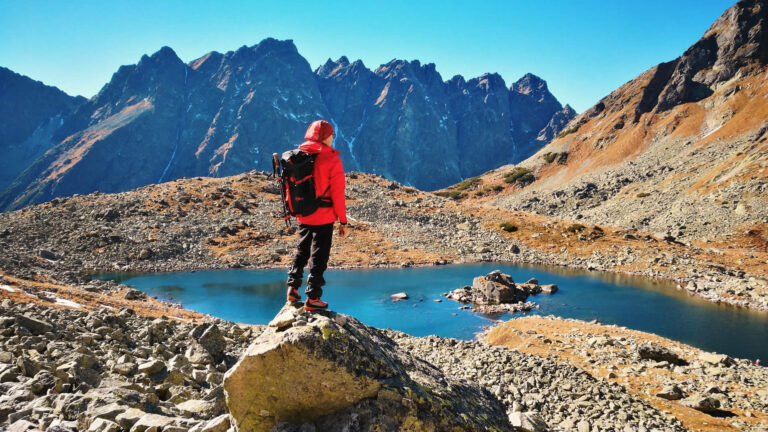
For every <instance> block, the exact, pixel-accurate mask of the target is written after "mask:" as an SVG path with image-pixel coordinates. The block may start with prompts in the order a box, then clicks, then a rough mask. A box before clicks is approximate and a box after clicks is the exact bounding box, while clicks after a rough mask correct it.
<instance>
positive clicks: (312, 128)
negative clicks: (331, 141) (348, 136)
mask: <svg viewBox="0 0 768 432" xmlns="http://www.w3.org/2000/svg"><path fill="white" fill-rule="evenodd" d="M331 135H333V126H331V124H330V123H328V122H327V121H325V120H315V121H313V122H312V123H311V124H310V125H309V127H308V128H307V133H305V134H304V139H305V140H309V141H323V140H325V139H326V138H328V137H329V136H331Z"/></svg>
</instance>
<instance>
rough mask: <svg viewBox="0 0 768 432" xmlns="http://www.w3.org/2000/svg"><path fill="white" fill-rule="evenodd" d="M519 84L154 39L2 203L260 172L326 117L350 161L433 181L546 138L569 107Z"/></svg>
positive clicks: (408, 66) (284, 44)
mask: <svg viewBox="0 0 768 432" xmlns="http://www.w3.org/2000/svg"><path fill="white" fill-rule="evenodd" d="M489 77H491V78H489ZM491 81H493V83H492V84H490V82H491ZM522 81H524V82H529V81H533V82H535V83H536V85H535V87H536V88H535V89H534V90H535V92H537V93H536V95H535V96H534V97H529V98H528V99H525V98H520V97H517V96H521V97H522V95H523V91H527V90H517V88H518V87H519V88H521V89H522V88H524V89H527V88H528V87H530V86H523V85H519V86H517V87H515V86H513V89H511V90H508V89H507V88H506V87H505V85H504V81H503V80H502V79H501V77H499V76H498V75H484V76H483V77H480V78H477V79H473V80H470V81H468V82H465V81H464V79H463V78H461V77H455V78H454V79H453V80H451V81H449V82H443V80H442V78H441V77H440V75H439V74H438V73H437V71H436V70H435V66H434V65H433V64H428V65H421V64H420V63H419V62H418V61H413V62H405V61H401V60H393V61H391V62H390V63H388V64H386V65H382V66H381V67H379V68H378V69H376V70H375V71H371V70H369V69H367V68H366V67H365V66H364V65H363V64H362V62H360V61H356V62H354V63H351V64H350V63H349V61H348V60H347V59H346V58H341V59H339V61H337V62H332V61H330V60H329V62H328V63H326V64H325V65H324V66H322V67H320V68H318V70H316V71H314V72H313V71H312V70H311V68H310V66H309V64H308V63H307V61H306V60H305V59H304V58H303V57H302V56H301V55H300V54H299V53H298V51H297V50H296V47H295V46H294V45H293V43H292V42H291V41H278V40H275V39H266V40H264V41H262V42H261V43H259V44H257V45H254V46H252V47H245V46H244V47H241V48H240V49H238V50H237V51H230V52H227V53H225V54H220V53H216V52H211V53H209V54H207V55H205V56H203V57H201V58H199V59H197V60H194V61H192V62H190V63H189V64H185V63H183V62H182V61H181V60H180V59H179V58H178V57H177V56H176V54H175V53H174V52H173V50H172V49H170V48H168V47H164V48H162V49H161V50H160V51H158V52H157V53H155V54H153V55H152V56H144V57H142V59H141V61H140V62H139V63H138V64H136V65H131V66H123V67H121V68H120V69H119V70H118V71H117V72H116V73H115V74H114V75H113V77H112V79H111V81H110V82H109V83H108V84H107V85H105V86H104V88H103V89H102V90H101V91H100V92H99V94H97V95H96V96H94V97H93V98H92V99H91V100H89V101H87V103H84V104H82V105H81V106H80V107H79V108H78V109H77V111H76V112H75V113H73V114H72V115H70V116H68V117H67V118H66V119H65V120H64V122H63V125H62V126H61V127H60V128H59V129H58V130H56V132H55V134H54V135H53V138H52V141H53V142H54V143H56V145H55V147H54V148H52V149H51V150H50V151H48V152H47V153H46V154H45V155H42V156H41V157H39V158H37V159H36V160H34V162H30V164H31V165H28V168H27V167H25V168H27V169H26V170H25V171H24V172H23V173H22V174H21V175H19V176H18V177H17V178H16V179H15V181H14V183H13V184H12V185H10V187H9V188H7V189H6V190H5V191H4V192H3V193H2V194H0V208H19V207H22V206H24V205H27V204H29V203H34V202H42V201H46V200H49V199H51V198H53V197H56V196H66V195H72V194H75V193H90V192H94V191H101V192H118V191H122V190H127V189H130V188H134V187H138V186H141V185H146V184H151V183H155V182H163V181H168V180H172V179H177V178H181V177H191V176H227V175H232V174H236V173H240V172H244V171H248V170H251V169H262V170H268V169H270V166H271V155H272V153H281V152H282V151H285V150H287V149H289V148H291V147H294V146H295V145H297V143H299V142H301V139H302V135H303V131H304V129H305V128H306V125H307V124H309V123H310V122H311V121H312V120H314V119H317V118H326V119H329V120H330V121H332V122H333V123H334V124H336V127H337V129H338V133H337V136H338V139H337V147H338V148H339V149H340V150H341V151H342V158H343V161H344V163H345V165H346V166H347V167H349V168H351V169H360V170H364V171H369V172H374V173H381V174H385V175H387V176H388V177H390V178H393V179H397V180H400V181H403V182H405V183H408V184H412V185H417V186H420V187H422V188H428V189H434V188H438V187H442V186H444V185H446V184H450V183H451V182H455V181H458V180H461V179H462V178H464V177H466V176H469V175H474V174H477V173H480V172H483V171H486V170H487V169H489V168H493V167H495V166H498V164H499V163H503V162H506V161H514V160H519V159H520V157H521V156H522V155H523V154H524V153H526V152H528V153H530V152H531V151H532V148H535V147H538V146H540V145H542V144H543V142H544V141H541V140H540V139H537V137H539V138H541V136H544V137H545V138H544V140H545V141H546V136H547V134H546V133H544V132H543V129H545V128H546V127H548V125H550V124H554V125H555V126H554V129H557V128H558V127H559V126H558V125H561V126H562V122H560V123H557V122H555V123H552V121H553V119H554V118H555V117H558V118H560V117H563V116H565V117H568V118H570V117H572V116H573V115H574V114H575V113H573V111H572V110H569V109H565V110H564V109H562V107H561V105H560V104H559V102H557V100H556V99H555V98H554V96H552V95H551V93H549V91H548V90H547V88H546V83H544V82H543V81H542V80H541V79H539V78H536V77H535V76H533V75H527V76H526V77H524V79H523V80H522ZM516 85H517V84H516ZM526 95H527V94H526ZM517 105H520V106H517ZM513 109H516V110H517V111H516V113H513V112H512V111H513ZM529 111H530V112H531V114H530V115H529V114H527V113H528V112H529ZM534 117H535V118H534ZM50 147H53V146H50Z"/></svg>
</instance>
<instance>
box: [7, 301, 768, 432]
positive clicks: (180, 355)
mask: <svg viewBox="0 0 768 432" xmlns="http://www.w3.org/2000/svg"><path fill="white" fill-rule="evenodd" d="M290 315H291V318H290V319H289V320H285V319H280V317H277V318H276V320H275V321H274V322H273V324H272V325H274V326H275V327H260V326H238V325H235V324H234V323H230V322H225V321H222V320H217V319H214V318H210V317H208V318H204V317H199V318H198V319H197V321H196V322H189V321H186V320H181V319H178V318H174V317H171V316H163V317H160V318H147V317H143V316H141V315H139V314H136V313H135V312H133V310H132V309H128V308H122V309H108V308H103V307H102V308H94V309H87V308H86V309H81V310H76V309H70V308H67V307H61V306H60V307H58V308H52V307H45V306H39V305H34V304H24V303H19V302H12V301H10V300H4V301H2V302H0V332H1V334H2V337H0V387H3V396H0V416H2V418H1V419H0V425H3V427H4V428H5V429H7V430H13V431H27V430H51V431H67V430H91V431H119V430H136V431H145V430H157V431H184V430H191V431H225V430H227V429H228V428H229V427H230V425H231V424H235V423H237V422H242V421H245V419H246V417H243V416H248V415H251V416H252V415H256V417H257V418H260V419H269V418H272V419H273V420H271V422H270V424H272V425H274V428H272V426H270V427H268V428H266V429H263V430H275V431H298V430H302V431H313V430H329V429H327V428H325V427H330V428H331V429H334V430H342V428H343V427H347V429H344V430H368V426H366V425H368V423H367V422H369V421H376V422H377V424H378V425H379V426H382V425H384V426H382V427H392V428H396V427H397V426H396V425H397V424H403V423H398V422H401V421H407V418H408V417H409V416H416V417H418V418H419V422H423V423H419V424H421V425H423V426H424V427H426V428H429V427H428V425H429V424H431V423H430V422H432V421H435V420H437V419H442V420H439V421H449V422H452V421H458V422H460V423H461V424H463V425H464V426H461V428H463V429H460V430H529V431H532V430H533V431H543V430H552V431H560V430H563V431H568V430H589V431H591V430H621V431H623V430H627V431H628V430H633V431H634V430H648V431H652V430H664V431H674V430H687V429H688V428H690V427H691V424H688V423H686V422H690V421H693V420H692V419H696V420H695V421H698V423H694V425H696V426H700V425H702V423H701V421H702V420H703V421H704V423H703V425H704V427H703V429H701V430H706V431H709V430H723V429H713V427H714V426H717V425H719V424H720V423H718V422H720V421H721V420H719V419H718V418H717V417H710V416H709V415H708V414H699V416H698V417H695V416H692V415H690V414H689V415H688V416H683V415H681V414H680V412H679V410H677V411H676V410H670V409H667V408H665V407H659V406H658V401H662V400H663V401H667V402H668V399H674V398H675V396H674V394H672V395H671V396H667V394H666V393H665V390H662V391H659V390H655V391H654V392H652V394H653V396H654V397H650V396H647V395H644V394H639V393H638V392H636V391H635V387H636V385H637V383H638V382H642V383H643V384H641V386H647V387H649V388H656V386H657V385H658V383H659V382H661V381H663V382H664V384H668V385H669V386H670V387H671V386H672V384H674V385H675V386H678V387H680V392H681V393H680V394H681V397H686V399H687V400H695V398H693V397H691V394H693V393H695V392H701V393H702V394H707V395H710V396H709V397H710V398H711V399H716V400H718V401H720V402H719V408H718V409H720V410H723V411H728V412H738V413H739V417H738V418H736V419H733V418H731V419H728V418H726V419H723V420H722V421H729V422H731V423H734V424H737V425H738V427H743V428H744V430H755V431H758V430H763V429H760V427H761V425H763V426H765V423H761V422H762V421H764V420H765V419H766V410H767V408H766V406H767V404H766V401H765V395H764V394H763V393H764V391H763V392H762V393H761V392H760V391H758V392H757V393H754V391H744V390H745V389H752V390H754V389H760V388H763V387H764V386H765V383H766V382H768V374H767V373H766V372H765V368H758V367H754V366H750V365H749V364H748V362H745V361H742V360H735V359H731V358H728V357H727V356H718V355H714V354H711V353H703V352H701V351H699V350H696V349H693V348H691V347H687V346H684V345H682V344H677V343H672V342H670V341H665V340H662V339H661V338H658V337H655V336H652V335H647V334H643V333H641V332H634V334H633V335H632V336H631V337H627V336H621V335H614V336H610V335H609V333H610V332H615V331H616V330H617V328H615V327H612V326H600V325H596V324H590V325H588V324H586V323H582V322H578V321H574V320H554V319H551V318H550V319H549V322H548V323H547V325H545V326H542V328H541V329H539V328H537V330H538V331H540V332H541V331H543V332H546V331H547V330H549V331H550V333H544V334H545V335H546V336H545V335H544V334H538V333H537V332H536V331H530V330H527V331H525V332H523V331H519V332H517V333H514V332H513V333H512V334H522V336H523V337H525V338H527V339H525V342H526V343H522V344H520V343H518V344H517V345H518V346H514V347H512V346H510V347H509V348H507V347H503V346H500V345H504V344H507V345H508V344H509V343H511V342H515V341H513V340H511V339H509V338H508V336H509V334H510V333H509V332H507V333H503V334H501V335H500V333H499V330H504V329H508V327H509V326H515V325H517V326H520V328H525V327H524V326H525V323H526V320H530V319H537V320H544V321H546V320H547V319H545V318H526V319H521V320H513V321H510V322H509V323H508V324H504V325H503V326H501V327H496V328H494V329H493V330H492V331H491V332H490V333H489V334H488V336H487V337H486V339H487V341H486V342H480V341H458V340H454V339H445V338H439V337H435V336H430V337H426V338H414V337H411V336H408V335H406V334H403V333H399V332H394V331H382V330H376V329H373V328H370V327H367V326H364V325H362V324H361V323H359V322H357V321H356V320H354V318H352V317H347V316H343V315H338V314H333V313H329V314H308V315H307V314H302V313H301V312H300V311H295V312H291V313H290ZM563 326H565V328H568V329H570V330H569V331H563V330H562V329H563ZM584 326H588V330H585V327H584ZM560 332H562V334H561V333H560ZM552 334H555V335H557V336H559V338H558V337H555V336H552ZM500 336H504V337H500ZM547 336H551V337H552V338H553V339H552V340H548V337H547ZM564 338H567V339H566V340H565V341H561V340H560V339H564ZM488 342H490V343H491V344H493V345H498V346H492V345H489V344H488ZM249 344H251V347H250V348H248V349H247V350H246V347H247V346H248V345H249ZM545 344H546V345H545ZM670 344H672V346H670ZM547 345H550V346H547ZM542 346H544V347H546V348H545V349H546V350H547V352H548V355H549V356H548V357H540V356H539V353H537V352H531V353H529V352H527V351H530V350H531V349H534V348H532V347H536V348H541V347H542ZM334 347H335V348H334ZM644 347H645V348H644ZM647 347H651V348H652V349H648V348H647ZM511 348H514V349H511ZM339 350H340V351H339ZM566 351H568V352H571V351H576V352H578V351H589V353H590V354H589V355H587V354H584V365H575V364H573V363H574V362H573V361H572V360H568V359H566V358H565V356H563V353H564V352H566ZM339 352H345V353H347V354H345V355H343V356H339V354H338V353H339ZM355 353H357V354H355ZM288 355H290V356H294V357H296V358H297V359H298V358H301V359H303V361H305V362H309V361H310V359H314V360H311V361H312V362H315V363H317V362H320V363H317V365H318V368H317V369H316V370H315V372H316V373H320V374H326V375H327V376H325V377H324V378H323V380H344V379H348V380H351V381H349V383H348V385H345V386H343V388H344V389H345V392H344V393H342V394H337V393H334V392H331V391H324V392H322V393H320V394H318V395H317V396H315V398H307V395H304V394H303V393H301V392H297V393H290V392H282V391H281V392H279V394H275V397H283V398H286V399H285V400H283V401H282V402H280V403H279V404H278V405H277V406H276V408H273V409H277V410H278V411H271V412H270V414H269V415H267V414H265V412H264V411H259V413H255V412H254V413H251V414H247V413H245V412H243V411H239V410H237V409H234V408H233V407H234V406H235V405H233V404H234V403H235V402H234V401H229V405H228V404H227V397H231V398H233V400H240V401H242V399H241V398H242V397H245V393H243V394H240V393H238V392H243V391H245V392H248V391H250V392H251V393H250V394H252V395H253V397H256V398H257V399H258V398H265V396H267V395H269V394H270V392H271V391H274V390H271V389H274V388H281V387H280V386H278V387H274V386H273V385H275V384H279V383H282V385H283V386H285V385H288V383H289V382H293V383H294V384H291V385H294V386H295V385H305V386H306V384H300V383H302V382H304V383H306V381H302V380H301V379H299V378H301V377H302V376H303V375H302V374H306V373H310V371H307V370H303V369H300V370H297V369H296V368H295V365H294V362H285V361H275V359H276V358H282V357H281V356H288ZM356 355H360V356H362V357H361V358H359V359H358V361H351V360H354V359H355V358H356V357H355V356H356ZM274 356H277V357H274ZM238 358H239V359H240V362H239V364H236V362H237V360H238ZM270 359H271V360H270ZM363 359H364V360H365V361H362V360H363ZM678 360H685V361H686V364H685V365H682V366H680V365H676V363H679V362H678ZM322 362H330V363H329V364H336V365H337V366H334V367H331V368H328V367H321V364H322ZM313 364H314V363H313ZM246 365H249V366H246ZM366 365H367V366H366ZM259 368H267V369H269V370H270V371H272V373H270V374H262V373H258V371H259V370H260V369H259ZM392 368H394V369H392ZM605 368H610V370H613V371H614V373H613V375H610V376H608V374H607V373H604V372H603V370H605ZM343 370H347V371H348V372H347V373H349V374H351V375H344V373H343V372H342V371H343ZM651 370H654V371H655V370H669V371H671V372H674V373H677V374H681V375H682V376H684V377H685V379H682V378H681V379H678V378H676V377H675V376H674V375H672V376H669V377H667V376H665V375H661V374H657V376H651V375H652V374H649V373H643V372H644V371H651ZM238 371H240V372H238ZM289 372H290V373H289ZM267 376H269V377H271V378H269V379H271V380H273V381H274V382H271V381H269V382H268V379H267V378H265V377H267ZM345 376H346V378H345ZM606 376H607V378H606ZM377 377H378V378H377ZM384 377H388V378H386V379H385V380H384V381H382V383H386V384H378V385H376V384H374V383H375V382H376V380H377V379H379V380H381V379H384ZM625 378H626V379H625ZM628 378H633V379H634V380H635V382H634V384H630V383H627V382H625V381H627V379H628ZM371 380H373V381H371ZM414 380H415V381H414ZM334 382H335V381H334ZM354 382H358V383H363V384H366V385H361V386H359V388H360V389H361V391H362V393H360V395H361V397H362V398H361V399H355V398H354V397H352V394H353V393H354V390H353V389H354V388H358V387H356V385H353V384H352V383H354ZM234 383H238V385H237V386H236V385H234ZM248 383H250V384H248ZM449 383H451V384H449ZM222 385H223V386H224V387H222ZM251 385H256V386H259V385H266V386H267V387H268V388H266V387H265V390H264V392H266V393H264V392H256V393H253V392H252V389H251V390H248V389H250V388H251V387H250V386H251ZM371 385H373V387H376V389H377V390H376V391H375V392H373V393H371V392H370V391H369V392H366V390H365V389H369V390H370V388H372V387H370V386H371ZM446 386H448V387H446ZM713 386H716V387H718V388H713ZM308 388H310V390H311V388H315V389H316V387H314V386H309V387H308ZM339 388H341V387H339ZM641 388H645V387H641ZM409 389H410V390H409ZM224 390H226V391H224ZM329 390H331V389H329ZM675 391H677V390H675ZM423 392H426V393H424V394H422V393H423ZM435 392H437V393H435ZM368 393H371V394H374V396H373V397H371V396H365V395H367V394H368ZM227 394H228V395H229V396H227ZM291 394H293V395H294V397H289V396H290V395H291ZM429 394H432V396H429ZM238 395H239V396H238ZM345 395H346V396H345ZM460 395H461V396H460ZM470 395H474V396H470ZM658 395H663V396H658ZM302 398H306V399H302ZM334 398H335V399H334ZM452 398H458V399H452ZM478 398H480V399H478ZM649 398H650V399H653V400H650V401H649ZM257 399H254V400H253V404H255V405H254V406H256V405H258V406H262V405H263V408H261V409H264V410H266V409H267V408H268V406H267V405H264V404H269V403H274V402H270V399H268V398H267V399H265V400H264V401H262V402H258V401H257ZM258 400H261V399H258ZM334 400H336V401H337V402H333V401H334ZM440 400H442V401H443V402H441V403H440V404H442V406H446V403H448V406H451V404H460V405H462V406H463V405H464V404H467V403H469V405H467V407H466V408H465V409H463V410H462V412H464V413H465V414H468V415H466V416H461V417H454V418H453V420H447V419H448V418H452V417H440V416H445V415H448V416H451V414H450V413H451V412H453V411H451V410H447V411H445V410H444V409H443V408H439V407H440V404H437V405H435V403H436V402H437V401H440ZM302 401H304V402H302ZM311 401H314V403H320V402H322V401H325V402H327V404H326V409H327V407H328V406H331V405H332V406H338V409H336V410H334V409H332V410H331V411H330V412H328V413H326V414H323V413H320V415H319V416H316V417H314V418H311V419H310V418H309V417H312V415H310V414H306V413H307V412H309V413H311V412H312V411H299V412H297V411H291V407H297V406H300V405H302V404H305V403H311ZM449 401H450V402H449ZM470 401H474V402H470ZM710 403H716V402H712V401H710ZM339 404H340V405H339ZM430 407H432V408H430ZM280 409H283V410H285V411H284V412H285V413H286V414H277V413H280V412H283V411H280ZM499 409H501V412H499V411H494V410H499ZM685 409H687V408H685ZM477 410H486V411H485V412H486V413H487V414H486V415H480V412H481V411H477ZM691 410H693V409H691ZM746 411H749V412H750V413H749V414H746ZM291 412H293V414H287V413H291ZM430 412H431V413H432V414H428V413H430ZM494 412H495V414H492V413H494ZM398 413H399V414H398ZM438 413H442V414H438ZM470 413H477V414H478V415H479V416H478V417H473V415H474V414H470ZM275 415H277V417H274V416H275ZM305 415H308V416H309V417H304V416H305ZM436 415H437V417H436ZM382 416H388V417H386V418H388V419H389V420H387V421H385V420H384V417H382ZM707 418H709V419H711V420H706V419H707ZM278 419H283V420H280V421H278ZM376 419H378V420H376ZM430 419H432V420H430ZM260 421H263V420H260ZM477 421H480V422H489V421H490V422H500V423H497V426H495V429H494V427H491V426H487V427H478V426H477V424H476V423H471V422H477ZM681 421H682V423H681ZM708 421H710V422H712V427H706V426H707V422H708ZM468 422H469V423H468ZM387 424H389V425H390V426H386V425H387ZM447 424H448V423H443V425H444V426H445V425H447ZM471 424H475V426H474V427H471V426H470V427H469V429H466V428H467V426H468V425H471ZM324 428H325V429H324ZM518 428H519V429H518ZM257 430H262V429H257ZM386 430H389V429H386ZM392 430H395V429H392ZM437 430H443V429H439V428H438V429H437Z"/></svg>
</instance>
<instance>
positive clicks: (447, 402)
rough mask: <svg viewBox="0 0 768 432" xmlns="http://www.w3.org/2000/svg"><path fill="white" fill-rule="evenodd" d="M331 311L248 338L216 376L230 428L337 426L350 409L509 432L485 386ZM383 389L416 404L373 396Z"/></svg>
mask: <svg viewBox="0 0 768 432" xmlns="http://www.w3.org/2000/svg"><path fill="white" fill-rule="evenodd" d="M337 315H338V314H336V313H334V312H324V313H313V314H311V315H310V319H309V320H308V321H307V325H305V326H300V327H290V328H288V329H286V330H279V329H276V328H272V327H270V328H267V329H266V330H265V331H264V332H263V333H262V334H261V335H260V336H259V337H258V338H256V340H255V341H254V342H253V343H252V344H251V346H250V347H249V348H248V349H247V350H246V352H245V353H244V354H243V355H242V357H241V358H240V360H239V361H238V362H237V364H235V366H234V367H232V368H231V369H230V370H229V371H228V372H227V373H226V375H225V377H224V386H223V387H224V390H225V392H226V403H227V406H228V408H229V411H230V414H231V415H232V418H233V419H234V423H235V427H236V428H237V429H239V430H250V431H270V430H271V429H272V428H273V427H274V426H275V425H276V424H277V423H278V422H280V421H285V422H288V423H292V424H303V423H315V422H316V421H320V422H321V423H320V424H317V426H318V430H339V429H341V428H342V426H341V425H343V424H346V423H345V422H346V421H347V420H349V416H350V415H351V413H356V414H355V415H357V416H367V417H366V419H364V420H363V419H359V417H358V419H359V420H360V421H361V422H365V423H366V424H378V422H383V421H386V422H387V424H390V425H393V428H394V429H397V428H398V427H397V425H402V426H401V427H405V426H404V425H407V424H414V423H412V422H415V421H418V422H419V424H420V428H421V429H424V430H429V429H436V428H437V426H438V425H440V428H441V429H446V430H452V429H459V430H487V429H493V428H496V429H499V430H507V429H509V425H508V420H507V418H506V415H505V412H504V408H503V406H502V405H501V403H500V402H499V401H498V400H496V399H494V398H492V397H491V396H490V394H488V393H487V392H486V391H483V390H481V389H480V388H478V387H475V386H474V385H472V384H468V383H459V382H456V381H453V380H451V379H450V378H448V377H446V376H445V375H443V374H442V372H440V371H438V370H437V369H434V368H432V367H429V366H428V365H427V364H425V363H423V362H420V361H417V360H415V359H414V358H413V357H411V356H410V355H409V354H408V353H407V352H405V351H403V350H402V349H400V348H399V347H398V346H397V345H396V344H395V343H394V341H392V340H391V339H390V338H389V337H387V336H386V335H385V334H384V333H383V332H382V331H380V330H378V329H374V328H371V327H368V326H366V325H364V324H362V323H360V322H359V321H357V320H356V319H354V318H352V317H349V316H345V317H344V320H337V319H336V316H337ZM339 321H342V322H343V324H340V323H339ZM299 364H300V365H302V366H301V367H298V368H297V367H295V365H299ZM317 383H322V384H321V385H317ZM448 383H450V384H448ZM383 386H387V387H388V388H389V389H390V390H392V391H394V392H397V393H398V394H400V396H402V397H403V400H405V399H408V400H411V401H415V400H418V401H419V403H418V404H412V405H411V404H408V406H407V407H406V406H405V405H404V404H394V403H392V399H391V398H385V399H382V400H379V399H377V396H378V394H379V390H380V389H381V388H382V387H383ZM283 389H292V391H284V390H283ZM446 406H451V409H450V410H446V408H445V407H446ZM449 411H450V412H454V413H455V412H461V413H462V415H461V416H455V415H451V414H449ZM417 419H418V420H417Z"/></svg>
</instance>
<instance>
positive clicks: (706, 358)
mask: <svg viewBox="0 0 768 432" xmlns="http://www.w3.org/2000/svg"><path fill="white" fill-rule="evenodd" d="M699 361H700V362H702V363H708V364H711V365H716V366H729V365H730V364H732V363H733V359H731V358H730V357H728V356H727V355H725V354H716V353H701V354H699Z"/></svg>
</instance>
